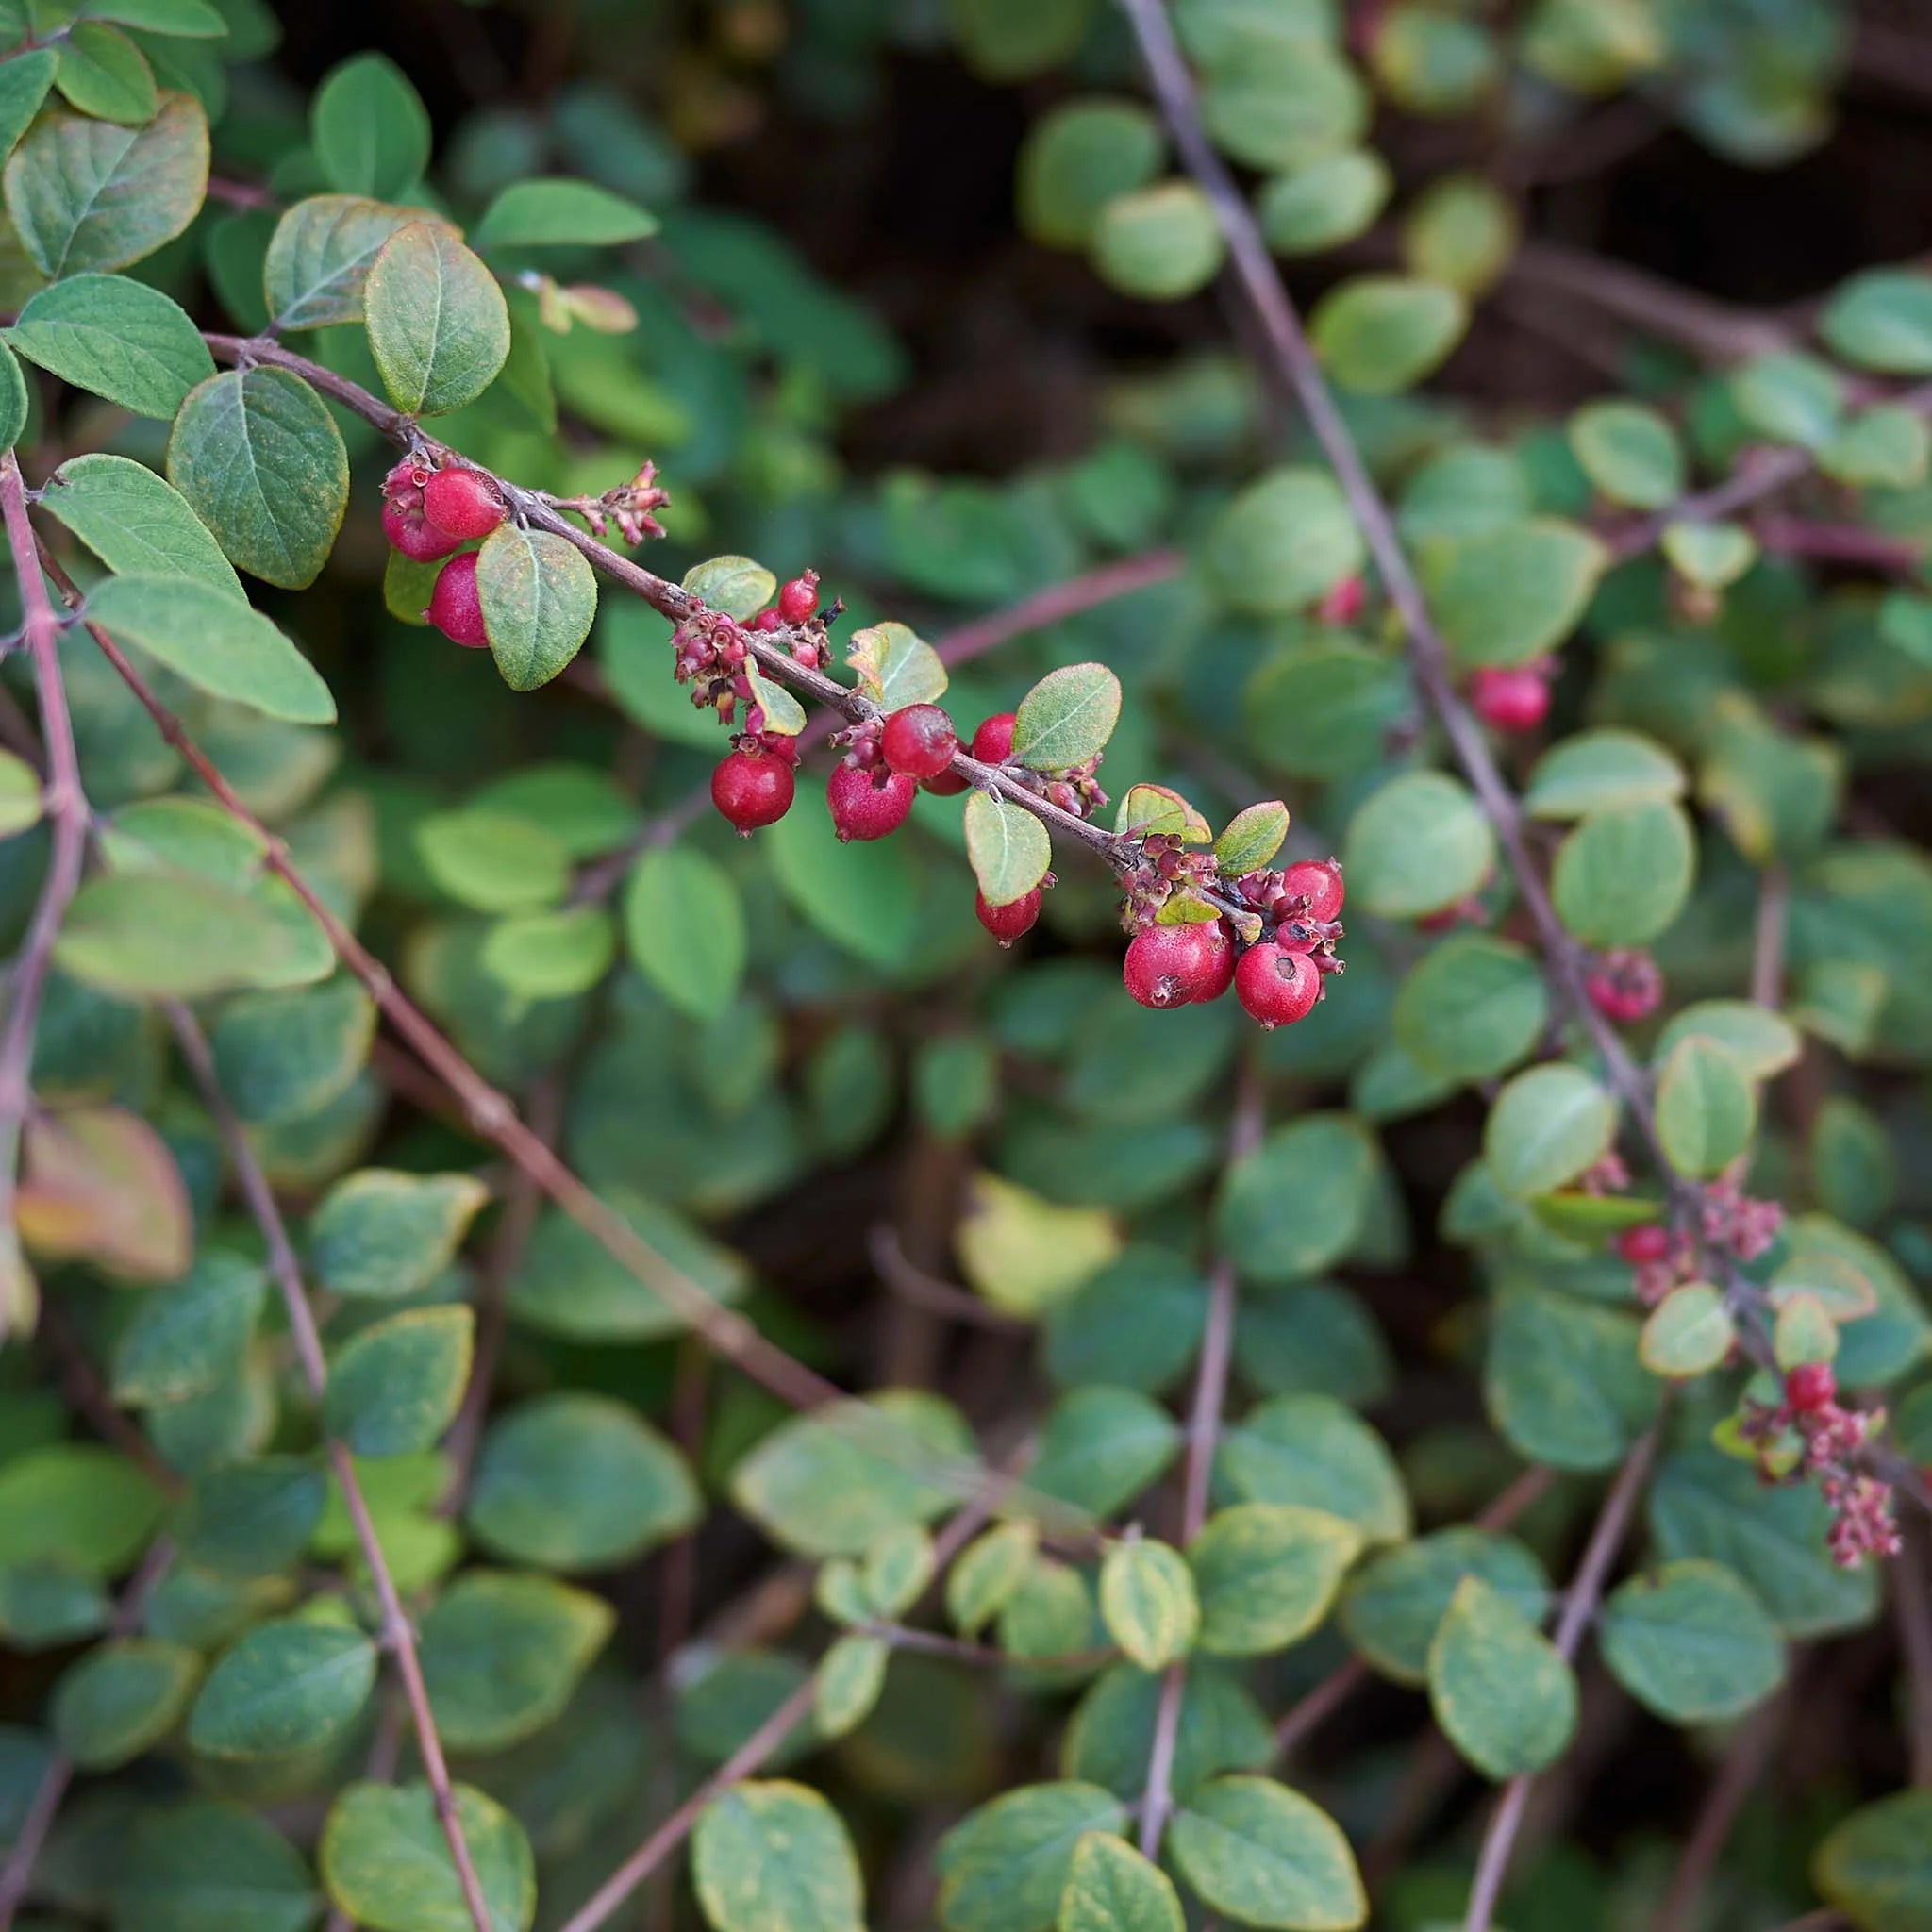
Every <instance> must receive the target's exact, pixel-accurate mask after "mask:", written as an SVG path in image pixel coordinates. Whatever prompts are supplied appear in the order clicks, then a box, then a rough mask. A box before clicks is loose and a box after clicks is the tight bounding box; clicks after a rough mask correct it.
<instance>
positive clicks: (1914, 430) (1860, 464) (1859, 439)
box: [1818, 403, 1932, 490]
mask: <svg viewBox="0 0 1932 1932" xmlns="http://www.w3.org/2000/svg"><path fill="white" fill-rule="evenodd" d="M1818 467H1819V468H1820V469H1821V470H1823V471H1824V474H1825V475H1827V476H1829V477H1831V478H1832V479H1833V481H1834V482H1839V483H1849V484H1850V485H1851V486H1852V487H1853V488H1854V489H1855V490H1868V489H1874V488H1877V489H1887V490H1908V489H1910V488H1911V487H1912V485H1913V484H1915V483H1923V482H1924V480H1925V475H1926V472H1927V471H1928V470H1932V427H1928V426H1927V425H1926V423H1925V420H1924V417H1922V416H1918V415H1915V414H1914V413H1913V412H1912V411H1911V410H1910V409H1908V408H1905V407H1904V406H1903V405H1902V404H1898V403H1879V404H1875V405H1874V407H1873V408H1869V409H1859V410H1857V411H1856V412H1855V413H1854V414H1853V415H1851V416H1849V417H1848V418H1847V419H1846V421H1845V424H1844V426H1843V427H1842V428H1841V429H1840V431H1839V432H1838V434H1837V435H1836V436H1834V437H1833V438H1832V440H1831V441H1829V442H1828V443H1826V444H1825V445H1824V448H1823V449H1822V450H1820V451H1819V452H1818Z"/></svg>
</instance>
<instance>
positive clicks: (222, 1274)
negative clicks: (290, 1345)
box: [111, 1248, 268, 1408]
mask: <svg viewBox="0 0 1932 1932" xmlns="http://www.w3.org/2000/svg"><path fill="white" fill-rule="evenodd" d="M267 1292H268V1278H267V1276H266V1275H265V1274H263V1273H262V1271H261V1270H260V1269H259V1268H258V1267H257V1266H255V1265H254V1264H253V1263H251V1262H248V1261H244V1260H242V1258H241V1257H239V1256H237V1255H232V1254H228V1253H226V1252H225V1251H224V1250H222V1249H219V1248H207V1249H204V1250H203V1252H202V1253H201V1255H200V1256H199V1257H197V1258H196V1261H195V1264H194V1266H193V1268H192V1269H191V1270H190V1271H189V1273H188V1274H186V1275H185V1276H184V1277H183V1278H182V1279H181V1280H180V1281H177V1282H175V1283H174V1284H173V1285H172V1286H171V1287H168V1288H160V1289H156V1290H154V1291H152V1292H150V1293H148V1294H145V1295H143V1296H142V1298H141V1302H140V1304H139V1306H138V1307H136V1309H135V1311H134V1314H133V1316H132V1318H131V1319H130V1320H129V1322H128V1324H127V1325H126V1326H125V1328H124V1329H122V1331H121V1333H120V1335H119V1336H118V1337H117V1338H116V1340H115V1342H114V1354H113V1375H112V1382H111V1387H112V1390H113V1394H114V1400H115V1401H116V1402H120V1403H125V1404H126V1405H127V1406H128V1407H134V1408H144V1407H154V1406H156V1405H158V1404H163V1403H170V1402H186V1401H188V1400H189V1399H190V1398H191V1397H193V1396H196V1395H206V1394H207V1393H208V1391H210V1390H211V1389H215V1388H218V1387H219V1386H220V1385H221V1384H222V1383H223V1382H225V1380H227V1378H228V1377H229V1376H230V1375H232V1374H234V1373H235V1372H236V1370H238V1369H239V1368H240V1367H241V1365H242V1357H244V1356H245V1355H246V1353H247V1350H248V1343H249V1341H250V1339H251V1338H252V1337H253V1336H254V1333H255V1324H256V1322H257V1320H258V1318H259V1316H260V1314H261V1306H262V1302H263V1299H264V1298H265V1296H266V1294H267Z"/></svg>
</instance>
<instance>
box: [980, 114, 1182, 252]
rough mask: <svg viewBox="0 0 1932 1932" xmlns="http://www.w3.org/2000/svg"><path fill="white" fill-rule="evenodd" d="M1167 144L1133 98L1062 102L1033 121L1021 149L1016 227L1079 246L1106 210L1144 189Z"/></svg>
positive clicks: (1054, 244)
mask: <svg viewBox="0 0 1932 1932" xmlns="http://www.w3.org/2000/svg"><path fill="white" fill-rule="evenodd" d="M1166 149H1167V141H1166V137H1165V136H1164V134H1163V133H1162V131H1161V127H1160V123H1159V122H1158V120H1157V119H1156V118H1155V117H1154V115H1153V114H1151V113H1149V112H1148V110H1147V109H1146V108H1144V107H1142V106H1141V103H1140V102H1139V101H1125V100H1115V99H1112V98H1111V97H1105V98H1103V97H1091V98H1082V99H1078V100H1072V101H1066V102H1063V103H1062V104H1061V105H1059V106H1058V107H1056V108H1052V109H1051V110H1050V111H1048V112H1047V113H1044V114H1042V115H1041V117H1040V118H1039V119H1038V120H1037V121H1035V122H1034V124H1033V125H1032V126H1031V127H1030V128H1029V129H1028V130H1027V133H1026V138H1025V140H1024V142H1022V143H1021V146H1020V159H1019V164H1018V169H1017V176H1018V200H1019V213H1020V225H1021V227H1023V228H1024V230H1025V231H1026V233H1027V234H1028V235H1030V236H1031V237H1032V238H1033V240H1034V241H1036V242H1044V243H1045V244H1046V245H1047V246H1048V247H1049V248H1084V247H1085V246H1086V245H1087V243H1088V242H1090V241H1091V238H1092V235H1093V229H1094V225H1095V224H1096V223H1097V222H1098V221H1099V219H1100V215H1101V211H1102V210H1103V209H1104V208H1106V207H1107V205H1108V203H1109V202H1111V201H1113V200H1115V199H1117V198H1118V197H1119V196H1121V195H1123V194H1131V193H1132V192H1134V191H1135V190H1136V189H1139V188H1145V187H1146V186H1147V184H1148V183H1149V182H1150V181H1152V180H1153V179H1154V177H1155V175H1157V174H1158V173H1159V171H1160V162H1161V157H1162V155H1163V154H1164V153H1165V152H1166Z"/></svg>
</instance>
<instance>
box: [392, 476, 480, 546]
mask: <svg viewBox="0 0 1932 1932" xmlns="http://www.w3.org/2000/svg"><path fill="white" fill-rule="evenodd" d="M429 475H430V472H429V471H427V470H425V469H424V468H422V467H421V466H420V465H419V464H416V463H410V462H401V463H398V464H396V466H395V467H394V468H393V469H392V470H391V472H390V473H389V475H387V476H385V477H384V478H383V479H382V534H383V535H384V536H385V537H387V538H388V539H389V541H390V546H391V549H394V550H399V551H401V552H402V554H403V555H404V556H405V557H407V558H409V560H410V561H411V562H412V563H434V562H435V561H436V559H437V558H439V557H447V556H448V555H449V554H450V552H451V551H452V550H454V549H455V548H456V547H457V545H458V543H459V542H460V541H462V540H461V539H460V538H459V537H451V536H448V535H447V534H445V533H444V532H443V531H441V530H439V529H438V528H437V527H436V525H434V524H432V523H430V522H429V521H428V519H427V518H426V517H425V515H424V514H423V486H424V484H425V483H426V482H427V481H428V480H429Z"/></svg>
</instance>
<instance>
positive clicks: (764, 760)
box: [711, 743, 796, 838]
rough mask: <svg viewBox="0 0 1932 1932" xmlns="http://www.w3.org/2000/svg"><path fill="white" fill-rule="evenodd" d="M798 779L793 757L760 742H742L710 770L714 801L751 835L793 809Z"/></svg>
mask: <svg viewBox="0 0 1932 1932" xmlns="http://www.w3.org/2000/svg"><path fill="white" fill-rule="evenodd" d="M795 785H796V781H795V780H794V779H793V778H792V775H791V761H790V760H789V759H788V758H784V757H783V756H782V755H774V754H773V753H771V752H769V751H767V750H766V749H765V748H764V746H763V745H762V744H761V743H750V744H741V745H740V746H739V747H738V749H737V750H736V751H734V752H733V753H731V755H730V756H729V757H728V758H721V759H720V760H719V762H718V768H717V770H716V771H714V772H713V773H712V774H711V803H712V804H713V805H715V806H716V807H717V808H718V809H719V810H720V811H721V812H723V813H724V816H725V817H726V818H727V819H729V820H730V821H731V823H732V824H734V825H736V826H737V827H738V829H739V832H740V833H741V835H742V836H743V837H745V838H749V837H750V836H751V834H752V833H753V832H754V831H756V830H757V829H758V826H760V825H774V824H777V823H778V821H779V820H780V819H782V818H783V817H784V816H785V814H786V813H787V812H788V811H790V810H791V794H792V792H793V791H794V789H795Z"/></svg>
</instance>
